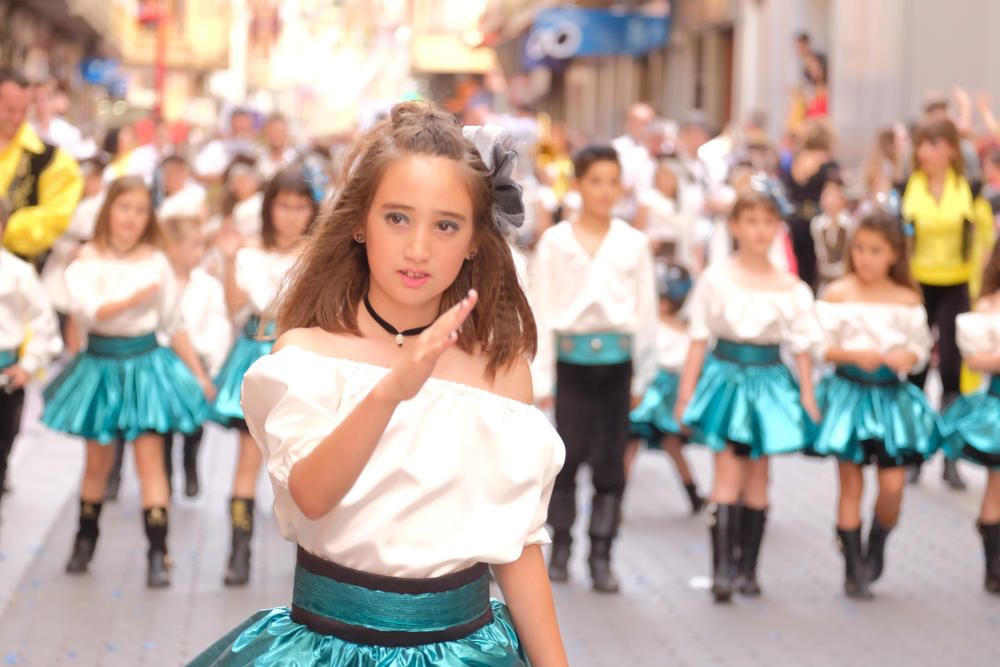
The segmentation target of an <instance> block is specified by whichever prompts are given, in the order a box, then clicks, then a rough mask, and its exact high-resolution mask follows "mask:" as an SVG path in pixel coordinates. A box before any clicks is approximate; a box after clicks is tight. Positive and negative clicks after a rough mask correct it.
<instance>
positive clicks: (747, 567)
mask: <svg viewBox="0 0 1000 667" xmlns="http://www.w3.org/2000/svg"><path fill="white" fill-rule="evenodd" d="M766 523H767V510H766V509H763V510H755V509H751V508H749V507H746V506H743V507H741V508H740V521H739V535H740V559H739V570H740V573H739V589H740V593H742V594H743V595H749V596H752V597H756V596H758V595H760V584H758V583H757V561H758V559H759V558H760V545H761V542H763V540H764V526H765V524H766Z"/></svg>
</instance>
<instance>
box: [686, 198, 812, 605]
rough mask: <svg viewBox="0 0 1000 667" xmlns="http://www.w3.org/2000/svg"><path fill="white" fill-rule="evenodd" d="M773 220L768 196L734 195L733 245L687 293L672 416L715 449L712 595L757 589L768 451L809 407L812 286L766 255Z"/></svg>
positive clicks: (793, 434) (795, 435) (806, 423)
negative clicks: (684, 342) (683, 352)
mask: <svg viewBox="0 0 1000 667" xmlns="http://www.w3.org/2000/svg"><path fill="white" fill-rule="evenodd" d="M782 224H783V223H782V221H781V218H780V217H779V213H778V206H777V203H776V202H775V201H774V200H773V198H771V197H770V196H769V195H767V194H766V193H763V192H758V191H755V190H749V191H746V192H744V193H743V194H741V195H740V196H739V198H738V199H737V200H736V203H735V204H734V206H733V212H732V214H731V218H730V222H729V232H730V233H731V234H732V237H733V239H735V241H736V246H737V247H736V250H735V252H734V253H733V255H732V257H731V258H729V259H727V260H725V261H723V262H720V263H718V264H714V265H711V266H710V267H709V268H708V269H707V270H706V271H705V273H703V274H702V276H701V277H700V278H699V280H698V282H697V284H696V285H695V288H694V292H693V293H692V294H691V297H690V299H689V301H688V316H689V323H690V326H689V329H688V331H689V333H690V336H691V348H690V350H689V352H688V357H687V361H686V362H685V363H684V370H683V372H682V373H681V383H680V389H679V396H678V399H677V407H676V409H675V415H676V416H677V418H678V420H682V421H683V423H684V424H685V425H686V426H688V427H689V428H691V430H692V437H691V440H692V442H698V443H703V444H706V445H708V446H709V447H710V448H712V449H713V450H714V451H715V452H716V454H715V479H714V480H713V483H712V495H711V502H712V503H713V505H714V508H713V511H712V516H713V521H712V526H711V536H712V559H713V581H712V594H713V595H714V597H715V600H716V601H717V602H727V601H729V599H730V598H731V597H732V593H733V591H734V589H736V590H739V591H740V592H741V593H743V594H744V595H751V596H754V595H759V594H760V586H759V585H758V583H757V560H758V556H759V554H760V546H761V541H762V540H763V537H764V524H765V521H766V518H767V509H768V504H769V503H768V494H767V487H768V476H769V472H768V471H769V457H770V456H772V455H774V454H786V453H790V452H798V451H800V450H802V449H803V448H804V447H805V446H806V445H807V444H808V438H809V435H810V430H811V426H812V421H813V420H815V419H816V418H817V416H818V412H817V409H816V400H815V396H814V393H813V387H812V358H811V356H810V351H811V349H812V348H813V346H814V344H815V343H816V338H817V337H818V332H817V329H816V325H815V315H814V312H813V297H812V290H811V289H810V288H809V286H808V285H806V284H805V283H803V282H802V281H801V280H799V279H798V278H797V277H795V276H793V275H792V274H790V273H788V272H787V271H783V270H781V269H779V268H777V267H776V266H775V265H774V264H772V262H771V260H770V259H769V257H768V253H769V251H770V248H771V245H772V243H773V242H774V239H775V236H776V235H777V234H778V232H779V229H780V226H781V225H782ZM710 346H711V347H712V351H711V352H710V353H709V352H708V349H709V347H710ZM782 347H785V348H787V351H788V352H789V353H790V354H792V355H793V356H794V358H795V365H796V368H797V370H798V376H799V383H796V381H795V379H794V378H793V376H792V374H791V372H790V371H789V370H788V368H787V367H785V365H784V364H783V363H782V361H781V348H782Z"/></svg>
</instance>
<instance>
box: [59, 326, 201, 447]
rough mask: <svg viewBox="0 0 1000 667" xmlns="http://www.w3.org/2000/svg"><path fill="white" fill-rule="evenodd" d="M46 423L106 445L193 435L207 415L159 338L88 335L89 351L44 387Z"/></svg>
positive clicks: (188, 376) (197, 389) (187, 375)
mask: <svg viewBox="0 0 1000 667" xmlns="http://www.w3.org/2000/svg"><path fill="white" fill-rule="evenodd" d="M43 395H44V397H45V411H44V412H43V413H42V422H43V423H44V424H45V425H46V426H48V427H49V428H51V429H53V430H55V431H61V432H63V433H69V434H70V435H77V436H80V437H82V438H86V439H87V440H96V441H97V442H99V443H101V444H102V445H106V444H109V443H111V442H112V441H114V440H116V439H119V438H121V439H123V440H125V441H126V442H131V441H134V440H135V439H136V437H138V436H139V435H141V434H143V433H150V432H153V433H171V432H180V433H193V432H194V431H196V430H198V428H199V427H201V425H202V423H203V422H204V421H205V418H206V416H207V414H208V404H207V403H206V402H205V395H204V394H203V393H202V389H201V385H200V384H198V381H197V380H196V379H195V377H194V375H193V374H192V373H191V370H190V369H189V368H188V367H187V366H185V365H184V362H182V361H181V360H180V358H179V357H178V356H177V355H176V354H175V353H174V351H173V350H171V349H169V348H166V347H160V345H158V344H157V342H156V335H155V334H146V335H144V336H135V337H117V336H98V335H95V334H90V336H89V337H88V340H87V349H86V350H84V351H83V352H81V353H79V354H77V355H76V357H74V359H73V361H71V362H70V364H69V365H68V366H67V367H66V368H65V369H63V371H62V372H61V373H60V374H59V375H58V376H57V377H56V378H55V380H53V381H52V383H51V384H50V385H49V386H48V387H46V388H45V391H44V393H43Z"/></svg>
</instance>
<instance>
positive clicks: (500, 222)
mask: <svg viewBox="0 0 1000 667" xmlns="http://www.w3.org/2000/svg"><path fill="white" fill-rule="evenodd" d="M462 136H463V137H465V138H466V140H468V141H470V142H471V143H472V145H473V146H475V147H476V150H477V151H479V156H480V157H481V158H482V160H483V164H485V165H486V168H487V169H489V170H490V174H491V175H492V176H493V225H494V226H495V227H496V228H497V230H498V231H499V232H500V233H501V234H506V233H507V231H508V229H509V228H510V227H520V226H521V225H523V224H524V200H523V199H522V197H521V193H522V189H521V185H520V184H519V183H518V182H517V181H515V180H514V165H515V163H516V162H517V151H516V150H514V140H513V139H512V138H511V135H510V131H508V130H507V129H506V128H504V127H501V126H499V125H493V124H488V125H482V126H480V125H466V126H465V127H463V128H462Z"/></svg>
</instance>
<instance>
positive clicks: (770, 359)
mask: <svg viewBox="0 0 1000 667" xmlns="http://www.w3.org/2000/svg"><path fill="white" fill-rule="evenodd" d="M712 354H713V355H714V356H715V357H717V358H718V359H722V360H723V361H730V362H732V363H734V364H740V365H741V366H774V365H776V364H780V363H781V348H780V347H778V346H777V345H753V344H751V343H737V342H736V341H732V340H726V339H725V338H720V339H719V340H718V341H716V343H715V348H714V349H713V350H712Z"/></svg>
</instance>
